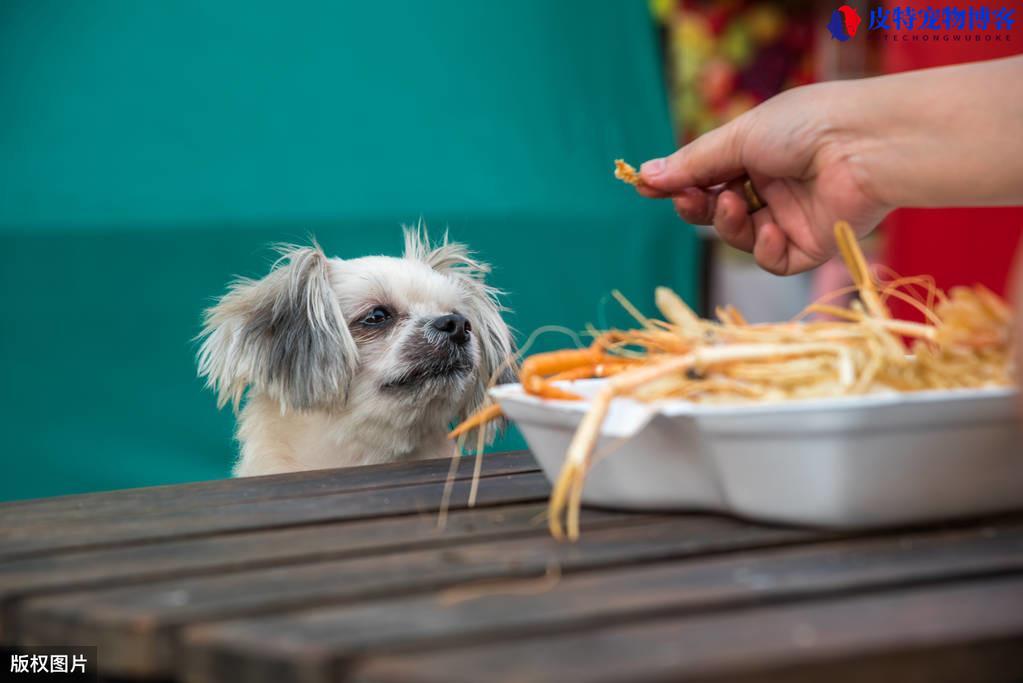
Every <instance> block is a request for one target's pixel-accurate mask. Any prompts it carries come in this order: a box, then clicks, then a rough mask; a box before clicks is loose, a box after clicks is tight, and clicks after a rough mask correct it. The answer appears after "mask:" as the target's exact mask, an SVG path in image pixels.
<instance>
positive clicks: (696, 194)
mask: <svg viewBox="0 0 1023 683" xmlns="http://www.w3.org/2000/svg"><path fill="white" fill-rule="evenodd" d="M717 195H718V193H717V192H708V191H705V190H700V189H697V188H695V187H690V188H687V189H685V190H682V192H680V193H679V194H678V195H677V196H675V197H674V198H672V200H671V203H672V204H674V205H675V213H677V214H678V215H679V217H680V218H681V219H682V220H684V221H685V222H687V223H692V224H693V225H710V224H712V223H713V222H714V211H715V209H716V208H717V198H718V197H717Z"/></svg>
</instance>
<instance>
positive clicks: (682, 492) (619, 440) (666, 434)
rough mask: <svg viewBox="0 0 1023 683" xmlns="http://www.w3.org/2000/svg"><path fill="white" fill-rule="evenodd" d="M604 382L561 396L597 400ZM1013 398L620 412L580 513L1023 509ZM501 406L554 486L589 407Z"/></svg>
mask: <svg viewBox="0 0 1023 683" xmlns="http://www.w3.org/2000/svg"><path fill="white" fill-rule="evenodd" d="M600 384H601V380H585V381H582V382H574V383H571V384H570V385H566V388H569V389H570V390H571V391H574V392H576V393H580V394H583V395H584V396H585V395H592V393H593V392H594V391H595V390H596V388H597V387H598V386H599V385H600ZM1016 393H1017V392H1016V391H1015V390H1013V389H981V390H955V391H928V392H918V393H906V394H901V393H891V394H874V395H868V396H856V397H843V398H834V399H818V400H812V401H810V400H807V401H791V402H782V403H770V404H754V405H700V404H693V403H688V402H685V401H666V402H659V403H656V404H643V403H640V402H638V401H634V400H631V399H618V400H615V401H614V402H613V404H612V406H611V409H610V411H609V414H608V417H607V420H606V421H605V423H604V425H603V429H602V433H601V439H600V441H599V442H598V446H597V449H596V453H597V454H598V455H599V454H601V453H602V452H608V451H609V450H610V449H614V450H613V451H612V452H609V453H608V454H607V455H605V456H604V457H598V459H597V460H596V462H595V463H594V465H593V467H592V469H591V470H590V473H589V475H588V477H587V480H586V486H585V488H584V490H583V502H584V503H589V504H593V505H600V506H606V507H621V508H631V509H643V510H681V509H690V510H693V509H697V510H713V511H719V512H728V513H733V514H738V515H742V516H745V517H750V518H756V519H763V520H771V521H779V522H787V523H796V524H807V525H818V526H832V527H862V526H882V525H889V524H905V523H912V522H923V521H928V520H938V519H948V518H954V517H963V516H973V515H982V514H989V513H995V512H1002V511H1008V510H1011V509H1014V508H1023V431H1021V429H1020V425H1019V423H1018V422H1017V415H1016V405H1015V401H1016V398H1017V396H1016ZM491 394H492V395H493V397H494V398H495V399H496V400H497V401H498V402H499V403H500V404H501V408H502V410H503V411H504V412H505V414H506V415H507V416H508V417H509V418H511V419H512V420H513V421H514V422H515V423H516V424H517V425H518V427H519V429H520V430H521V431H522V434H523V435H524V436H525V438H526V441H527V442H528V443H529V447H530V449H531V450H532V451H533V453H534V455H535V456H536V458H537V460H538V461H539V462H540V465H541V467H543V469H544V471H545V472H546V474H547V476H548V478H549V479H551V481H554V480H556V479H557V476H558V473H559V472H560V470H561V465H562V462H563V461H564V457H565V451H566V450H567V448H568V444H569V442H570V441H571V439H572V435H573V434H574V432H575V428H576V426H577V425H578V424H579V420H580V419H581V417H582V415H583V414H584V413H585V412H586V410H587V409H588V407H589V405H588V403H586V402H579V401H575V402H573V401H549V400H542V399H538V398H536V397H533V396H529V395H527V394H526V393H525V392H523V390H522V387H521V385H518V384H507V385H502V386H499V387H496V388H494V389H493V390H492V391H491Z"/></svg>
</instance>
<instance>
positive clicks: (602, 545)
mask: <svg viewBox="0 0 1023 683" xmlns="http://www.w3.org/2000/svg"><path fill="white" fill-rule="evenodd" d="M818 536H819V534H818V533H816V532H812V531H807V530H795V529H783V528H770V527H757V526H753V525H750V524H746V523H743V522H739V521H736V520H731V519H728V518H724V517H712V516H697V515H693V516H685V517H683V516H677V517H667V518H659V519H655V520H652V521H649V522H648V523H645V524H642V525H637V526H630V527H614V528H606V529H601V528H596V529H587V530H585V531H584V534H583V539H582V541H581V542H579V543H577V544H566V543H559V542H557V541H555V540H553V539H551V538H550V537H548V536H546V535H544V536H540V537H538V538H525V539H510V540H499V541H489V542H483V543H474V544H467V545H459V546H455V547H450V548H440V549H436V548H434V549H428V550H420V551H413V552H405V553H398V554H392V555H382V556H376V557H370V558H359V559H351V560H347V561H339V562H321V563H316V564H308V565H302V566H297V567H286V568H275V569H269V570H258V571H251V572H243V573H238V574H232V575H230V576H221V577H199V578H194V579H182V580H176V581H165V582H157V583H152V584H145V585H141V586H137V587H130V588H123V589H113V590H105V591H95V592H86V593H70V594H66V595H61V596H58V597H52V598H40V599H32V600H27V601H25V602H24V603H23V604H22V605H20V607H17V608H16V609H15V610H14V613H13V628H12V630H13V637H14V640H15V641H16V642H19V643H22V644H44V643H58V642H61V643H66V642H78V643H89V644H92V643H94V644H96V645H97V646H99V648H100V650H101V651H102V652H104V655H103V659H102V666H103V667H104V670H105V672H107V673H108V674H117V675H146V676H158V675H164V674H167V673H169V671H170V670H171V668H172V667H173V665H174V662H175V659H176V657H177V644H178V635H179V631H180V629H181V627H183V626H186V625H189V624H194V623H199V622H203V621H210V620H220V619H227V618H232V617H238V616H244V615H258V614H272V613H275V612H280V611H283V610H296V609H306V608H310V607H314V606H321V605H327V604H338V603H344V602H350V601H357V600H371V599H381V598H386V597H394V596H398V595H402V594H409V593H414V592H423V591H429V590H438V589H442V588H446V587H451V586H454V585H457V584H458V583H462V582H465V581H473V580H484V579H498V578H508V577H519V578H522V577H535V576H538V575H542V574H544V572H546V571H547V570H548V568H549V567H550V566H552V565H555V564H556V565H557V566H558V567H560V570H561V571H562V572H564V573H571V572H574V571H582V570H593V569H597V568H605V567H609V566H617V565H623V564H631V563H638V562H644V561H657V560H665V559H668V558H678V557H685V556H687V555H694V554H707V553H713V552H726V551H730V550H736V549H740V548H750V547H768V546H772V545H777V544H781V543H793V542H797V541H800V540H805V539H808V538H814V537H818Z"/></svg>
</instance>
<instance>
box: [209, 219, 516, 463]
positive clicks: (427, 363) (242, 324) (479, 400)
mask: <svg viewBox="0 0 1023 683" xmlns="http://www.w3.org/2000/svg"><path fill="white" fill-rule="evenodd" d="M279 252H280V259H279V260H278V261H277V263H275V264H274V266H273V267H272V269H271V271H270V273H269V274H268V275H267V276H266V277H264V278H263V279H261V280H250V279H238V280H236V281H234V282H233V283H232V284H231V285H230V287H229V289H228V291H227V293H226V294H225V295H224V296H223V297H222V298H220V299H219V301H217V302H216V304H215V305H214V306H212V307H211V308H210V309H208V310H207V311H206V313H205V316H204V323H205V324H204V327H203V330H202V332H201V333H200V335H199V338H198V339H199V341H200V342H201V346H200V349H199V353H198V366H199V375H200V377H203V378H205V379H206V383H207V386H208V387H209V388H211V389H213V390H214V391H215V392H216V394H217V406H218V408H222V407H223V406H224V405H225V404H227V403H228V402H231V403H232V404H233V406H234V409H235V411H236V413H237V412H238V408H239V405H240V404H241V402H242V399H243V397H244V406H243V407H242V408H241V412H240V413H239V414H238V427H237V438H238V441H239V442H240V445H241V449H240V454H239V457H238V461H237V463H236V465H235V467H234V475H235V476H252V475H263V474H276V473H281V472H292V471H297V470H309V469H320V468H328V467H347V466H352V465H367V464H378V463H390V462H399V461H400V462H405V461H411V460H418V459H424V458H435V457H442V456H446V455H450V454H451V449H452V445H451V443H450V442H449V441H447V439H446V433H447V431H448V429H449V428H450V426H451V424H452V423H453V422H457V421H460V420H462V419H464V418H465V417H467V416H469V415H471V414H472V413H473V412H475V411H476V410H477V409H479V408H480V407H481V406H482V405H483V403H484V400H485V398H486V390H487V387H488V384H490V383H491V381H492V380H493V381H494V383H505V382H511V381H515V374H516V367H515V364H514V362H513V358H514V350H515V349H514V343H513V339H512V334H511V332H510V330H509V328H508V326H507V325H506V324H505V322H504V319H503V318H502V312H504V310H505V309H504V308H502V306H501V304H500V302H499V298H498V297H499V295H500V294H501V292H499V291H498V290H496V289H495V288H493V287H491V286H489V285H488V284H487V283H486V281H485V277H486V275H487V274H488V273H489V272H490V267H489V266H488V265H487V264H485V263H481V262H480V261H478V260H477V259H476V258H475V256H474V255H473V254H472V252H470V251H469V250H468V249H467V248H466V246H465V245H463V244H459V243H453V242H448V239H447V235H446V234H445V237H444V241H443V242H442V243H441V244H439V245H436V246H431V243H430V240H429V236H428V235H427V233H426V231H425V229H422V228H421V227H420V226H417V227H415V228H407V227H406V228H405V251H404V255H403V256H402V257H401V258H395V257H388V256H367V257H363V258H356V259H351V260H342V259H339V258H328V257H327V256H326V255H325V254H324V252H323V251H322V250H321V249H320V247H319V246H318V245H317V244H316V243H315V241H314V242H313V244H312V245H311V246H302V247H298V246H284V247H281V248H279ZM501 426H502V425H500V424H497V425H492V426H490V427H488V428H487V432H486V434H484V435H483V436H484V438H485V441H486V442H487V443H490V442H491V441H492V440H493V438H494V436H495V432H496V431H498V430H499V429H500V427H501ZM474 438H475V435H473V436H471V437H470V439H469V441H468V443H472V444H475V443H476V441H475V440H473V439H474Z"/></svg>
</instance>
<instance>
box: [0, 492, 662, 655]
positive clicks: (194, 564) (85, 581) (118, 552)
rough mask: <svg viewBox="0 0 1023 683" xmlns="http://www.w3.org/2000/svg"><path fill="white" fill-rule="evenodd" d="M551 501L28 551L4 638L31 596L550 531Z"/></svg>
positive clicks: (604, 517)
mask: <svg viewBox="0 0 1023 683" xmlns="http://www.w3.org/2000/svg"><path fill="white" fill-rule="evenodd" d="M546 510H547V506H546V503H527V504H524V505H509V506H503V507H489V508H475V509H465V510H453V511H452V512H451V513H450V514H449V515H448V517H447V521H446V523H445V525H444V527H443V528H439V527H438V524H437V521H438V519H437V515H436V514H415V515H408V516H400V517H385V518H381V519H369V520H358V521H354V522H341V523H328V524H316V525H311V526H307V527H297V528H286V529H271V530H260V531H255V532H244V533H238V534H228V535H224V536H211V537H205V538H197V539H185V540H171V541H163V542H157V543H146V544H142V545H131V546H126V547H115V548H102V549H99V550H87V551H79V552H67V553H61V554H56V555H44V556H41V557H29V558H25V559H21V560H11V561H8V562H6V563H0V638H2V636H3V634H4V633H5V632H6V631H8V630H9V628H8V626H7V624H6V618H7V614H8V613H9V611H10V610H11V609H12V608H13V606H14V603H15V602H16V601H18V600H21V599H24V598H26V597H30V596H39V595H43V594H54V593H64V592H70V591H81V590H84V589H97V588H110V587H119V586H128V585H132V584H137V583H144V582H147V581H157V580H163V579H171V578H175V577H185V576H201V575H208V574H226V573H229V572H238V571H244V570H251V569H259V568H265V567H274V566H284V565H294V564H301V563H308V562H321V561H325V560H339V559H343V558H348V557H368V556H369V555H373V554H382V553H393V552H407V551H409V550H414V549H421V548H428V547H444V546H450V545H454V544H457V543H460V542H466V541H470V540H471V541H473V542H480V541H486V540H490V539H497V538H512V537H527V536H542V535H545V534H547V533H548V532H547V522H546V518H545V513H546ZM651 518H652V516H650V515H643V514H638V513H628V512H613V511H605V510H584V511H583V523H584V524H585V525H586V527H587V528H597V527H605V526H623V525H630V524H640V523H643V522H644V521H647V520H649V519H651Z"/></svg>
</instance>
